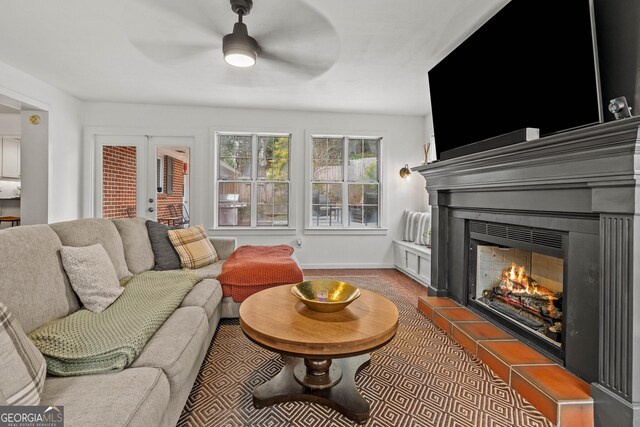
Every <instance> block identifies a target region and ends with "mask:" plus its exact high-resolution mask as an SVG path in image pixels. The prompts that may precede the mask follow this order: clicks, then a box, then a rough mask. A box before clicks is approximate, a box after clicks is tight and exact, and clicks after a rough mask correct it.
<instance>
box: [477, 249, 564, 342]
mask: <svg viewBox="0 0 640 427" xmlns="http://www.w3.org/2000/svg"><path fill="white" fill-rule="evenodd" d="M475 246H476V257H475V266H474V267H475V272H476V274H475V276H476V277H475V291H474V292H472V293H471V295H469V296H470V298H471V299H474V300H475V302H476V303H478V304H480V305H481V306H483V307H485V308H486V309H488V310H490V311H492V312H493V313H495V314H498V315H499V316H501V317H503V318H504V319H506V320H507V321H510V322H514V323H516V324H518V325H520V326H521V327H524V328H526V329H528V330H529V331H531V332H533V333H535V334H536V335H538V336H539V337H540V338H541V339H543V340H545V341H547V342H550V343H552V344H554V345H556V346H558V347H561V345H562V302H563V290H564V260H563V259H562V258H557V257H553V256H549V255H544V254H541V253H538V252H533V251H527V250H523V249H519V248H515V247H507V246H502V245H495V244H492V243H487V242H476V245H475Z"/></svg>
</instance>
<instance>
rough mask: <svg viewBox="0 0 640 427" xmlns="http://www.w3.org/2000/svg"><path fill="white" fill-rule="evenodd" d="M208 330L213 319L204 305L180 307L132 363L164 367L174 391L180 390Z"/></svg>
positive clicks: (133, 365) (133, 366)
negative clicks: (208, 315) (209, 317)
mask: <svg viewBox="0 0 640 427" xmlns="http://www.w3.org/2000/svg"><path fill="white" fill-rule="evenodd" d="M208 330H209V321H208V318H207V315H206V313H205V311H204V310H203V309H202V308H200V307H183V308H179V309H177V310H176V311H174V312H173V314H172V315H171V317H169V318H168V319H167V321H166V322H164V325H162V327H161V328H160V329H158V331H157V332H156V333H155V334H154V335H153V337H152V338H151V339H150V340H149V342H148V343H147V345H146V346H145V347H144V350H142V353H141V354H140V356H138V358H137V359H136V360H135V361H134V362H133V363H132V364H131V367H132V368H135V367H152V368H160V369H162V370H163V371H164V373H165V375H166V376H167V379H168V380H169V386H170V389H171V390H172V392H173V390H178V389H180V388H181V387H183V386H184V384H185V383H186V380H187V378H188V376H189V374H190V372H191V370H192V369H193V366H194V365H195V364H196V361H197V359H198V355H199V354H200V350H201V349H202V346H203V345H204V344H205V343H204V342H205V340H206V337H207V332H208Z"/></svg>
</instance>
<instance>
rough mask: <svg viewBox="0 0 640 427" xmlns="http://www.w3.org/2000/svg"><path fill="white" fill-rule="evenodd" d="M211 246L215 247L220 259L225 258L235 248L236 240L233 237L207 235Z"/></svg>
mask: <svg viewBox="0 0 640 427" xmlns="http://www.w3.org/2000/svg"><path fill="white" fill-rule="evenodd" d="M209 240H211V243H212V244H213V247H214V248H216V252H217V253H218V257H219V258H220V259H227V258H229V256H230V255H231V254H232V253H233V251H235V250H236V245H237V244H238V241H237V240H236V238H235V237H209Z"/></svg>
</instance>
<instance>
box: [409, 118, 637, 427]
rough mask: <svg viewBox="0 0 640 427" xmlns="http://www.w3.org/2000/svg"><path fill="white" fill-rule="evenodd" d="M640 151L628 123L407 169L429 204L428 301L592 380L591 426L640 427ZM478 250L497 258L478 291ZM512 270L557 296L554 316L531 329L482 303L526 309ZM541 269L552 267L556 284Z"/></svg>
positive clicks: (634, 127)
mask: <svg viewBox="0 0 640 427" xmlns="http://www.w3.org/2000/svg"><path fill="white" fill-rule="evenodd" d="M461 123H462V122H461ZM639 152H640V117H633V118H631V119H627V120H619V121H616V122H612V123H606V124H603V125H599V126H592V127H589V128H585V129H578V130H574V131H571V132H565V133H562V134H557V135H551V136H547V137H544V138H540V139H538V140H535V141H529V142H526V143H522V144H516V145H513V146H510V147H503V148H499V149H495V150H489V151H485V152H482V153H476V154H470V155H468V156H463V157H460V158H457V159H451V160H446V161H441V162H435V163H430V164H427V165H424V166H420V167H418V168H414V170H415V171H419V172H420V173H421V174H422V176H424V177H425V178H426V187H427V191H428V193H429V203H430V205H431V206H432V215H431V223H432V233H431V238H432V239H431V240H432V245H431V246H432V251H431V284H430V286H429V293H430V295H436V296H441V297H448V298H451V299H453V300H455V301H456V302H458V303H460V304H462V305H467V306H468V307H469V309H472V310H475V311H476V312H477V313H479V314H480V315H481V316H483V317H485V318H487V319H488V320H490V321H495V322H496V323H499V324H500V325H502V326H503V327H505V328H508V329H510V330H512V331H514V332H517V333H518V334H519V335H520V336H521V337H525V338H524V340H525V341H528V342H530V343H533V345H535V346H536V347H539V348H544V350H546V353H547V354H550V355H554V356H555V357H556V359H561V360H563V364H564V367H565V368H566V369H567V370H568V371H570V372H572V373H573V374H575V375H577V376H578V377H580V378H582V379H583V380H585V381H587V382H590V383H591V394H592V396H593V398H594V418H595V421H596V425H599V426H609V425H615V426H627V425H629V426H631V425H640V345H639V344H638V339H637V337H638V336H640V256H639V255H638V254H640V177H639V175H638V171H637V170H638V153H639ZM510 251H511V252H512V253H510V254H509V255H508V256H507V253H509V252H510ZM483 252H484V253H485V254H488V255H489V256H491V257H492V254H494V253H495V254H496V257H499V256H500V255H502V256H503V260H504V261H503V262H502V264H501V265H496V266H495V267H496V268H495V269H494V268H493V267H494V266H493V265H492V266H491V268H492V271H493V272H492V273H491V274H489V273H487V277H486V281H484V282H483V280H485V279H483V276H484V273H483V272H482V271H480V272H479V267H480V269H481V268H482V267H483V265H482V255H483ZM478 256H480V261H479V260H478ZM512 257H515V258H521V259H516V260H507V259H509V258H512ZM544 257H548V258H544ZM492 258H493V257H492ZM522 258H523V259H522ZM540 260H545V261H544V262H542V261H540ZM560 260H562V262H560ZM513 262H515V264H516V266H515V271H514V275H515V276H516V278H517V277H518V275H519V270H520V267H522V266H524V269H523V270H522V277H524V276H527V278H528V279H530V280H531V281H532V280H535V281H536V284H537V286H538V287H540V286H542V287H544V288H546V289H547V290H548V291H549V292H550V293H551V296H552V297H554V298H557V299H552V304H553V306H554V308H555V309H556V310H559V312H560V313H561V315H560V316H558V313H556V312H552V313H551V314H552V315H551V316H547V317H549V318H550V319H546V320H545V318H544V316H543V317H542V319H540V316H534V319H535V320H536V321H537V322H543V323H546V325H544V326H543V327H540V328H536V325H538V323H533V328H532V327H531V325H528V324H527V323H526V322H520V321H518V319H519V318H517V317H515V316H509V315H506V314H505V313H503V312H501V311H500V310H499V309H498V310H495V307H493V308H494V309H492V308H491V306H490V304H487V303H486V301H483V300H482V298H483V297H486V298H488V299H489V300H491V298H490V296H493V300H496V299H498V300H500V299H501V298H500V297H505V295H504V294H505V293H506V294H507V295H506V297H508V298H510V299H511V300H516V302H522V299H518V298H519V295H517V294H516V295H514V293H513V292H511V293H509V292H507V291H505V289H503V288H504V287H506V288H507V289H508V288H509V284H508V283H507V284H505V286H500V283H502V282H503V281H502V280H500V279H501V278H502V276H503V271H504V270H505V269H508V271H507V272H506V273H507V274H508V277H512V276H511V266H512V263H513ZM544 263H547V264H548V263H555V264H557V266H556V267H555V270H554V273H553V274H549V275H552V276H554V277H555V279H553V282H555V283H553V284H550V283H549V282H545V280H546V279H548V277H546V276H545V275H547V273H544V274H543V273H541V271H542V270H541V268H542V267H541V266H540V265H541V264H544ZM560 263H561V264H562V273H561V274H560V268H559V266H560ZM487 267H488V265H487ZM487 271H488V269H487ZM479 274H480V276H479ZM560 275H561V276H562V280H559V277H560ZM496 276H498V277H496ZM541 276H545V277H544V279H541V278H540V277H541ZM560 283H561V287H560V286H559V285H558V286H557V287H554V286H556V284H560ZM496 287H497V288H498V289H496ZM513 287H514V285H513V284H511V288H513ZM515 287H516V288H518V287H520V288H522V287H523V286H522V285H515ZM525 289H526V288H525ZM549 292H547V291H546V290H543V291H542V293H544V294H546V295H547V297H548V296H549ZM560 292H561V295H560ZM499 296H500V297H499ZM511 297H513V298H511ZM547 300H549V298H547ZM489 302H491V301H489ZM526 302H527V304H528V307H527V308H523V311H521V312H524V311H527V312H529V310H528V309H529V308H532V307H531V306H533V308H534V310H535V307H538V308H539V309H540V312H542V308H543V307H544V300H542V301H540V300H537V301H534V299H533V298H529V300H528V301H526ZM507 305H508V306H509V308H511V307H517V304H515V305H514V303H513V301H509V302H508V303H507ZM547 308H548V305H547ZM543 314H544V313H543ZM527 317H528V316H527ZM557 317H560V319H559V321H556V319H555V318H557ZM551 323H553V325H551ZM556 323H560V325H558V326H559V327H556ZM555 332H557V333H558V334H559V335H555Z"/></svg>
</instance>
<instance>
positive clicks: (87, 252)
mask: <svg viewBox="0 0 640 427" xmlns="http://www.w3.org/2000/svg"><path fill="white" fill-rule="evenodd" d="M60 255H61V256H62V265H63V266H64V269H65V271H66V272H67V276H69V281H70V282H71V287H73V290H74V291H76V294H78V297H79V298H80V301H81V302H82V305H84V308H86V309H87V310H89V311H93V312H94V313H100V312H101V311H103V310H104V309H105V308H107V307H109V306H110V305H111V304H113V302H114V301H115V300H116V299H118V297H119V296H120V294H122V292H124V288H123V287H121V286H120V282H119V281H118V276H117V275H116V269H115V268H114V267H113V264H112V263H111V259H109V254H107V251H105V250H104V248H103V247H102V245H101V244H100V243H96V244H95V245H91V246H85V247H79V248H76V247H73V246H63V247H62V249H60Z"/></svg>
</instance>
